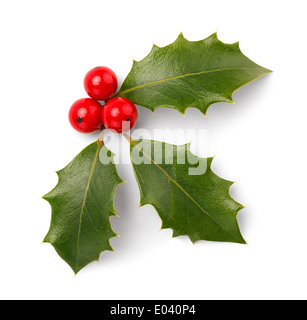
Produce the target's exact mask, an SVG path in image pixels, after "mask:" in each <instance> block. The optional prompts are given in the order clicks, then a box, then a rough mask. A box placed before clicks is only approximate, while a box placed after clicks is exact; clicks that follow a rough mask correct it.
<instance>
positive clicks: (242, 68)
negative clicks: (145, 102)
mask: <svg viewBox="0 0 307 320" xmlns="http://www.w3.org/2000/svg"><path fill="white" fill-rule="evenodd" d="M250 69H258V68H257V67H254V68H251V67H238V68H221V69H215V70H205V71H200V72H194V73H186V74H183V75H179V76H174V77H170V78H165V79H161V80H156V81H151V82H147V83H145V84H142V85H139V86H136V87H133V88H130V89H127V90H124V91H122V92H121V91H119V92H118V94H117V95H118V96H123V95H125V94H127V93H128V92H131V91H135V90H138V89H142V88H144V87H147V86H150V85H154V84H159V83H163V82H167V81H172V80H176V79H180V78H185V77H191V76H198V75H202V74H206V73H214V72H221V71H230V70H250Z"/></svg>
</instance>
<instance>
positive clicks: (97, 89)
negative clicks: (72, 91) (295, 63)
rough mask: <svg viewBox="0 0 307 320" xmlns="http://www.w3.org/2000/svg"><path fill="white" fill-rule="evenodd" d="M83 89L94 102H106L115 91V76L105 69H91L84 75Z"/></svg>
mask: <svg viewBox="0 0 307 320" xmlns="http://www.w3.org/2000/svg"><path fill="white" fill-rule="evenodd" d="M84 89H85V91H86V92H87V94H88V95H89V96H90V97H91V98H93V99H95V100H108V99H109V98H110V97H111V96H112V95H113V94H114V93H115V92H116V90H117V77H116V74H115V73H114V72H113V71H112V70H111V69H109V68H107V67H96V68H94V69H91V70H90V71H89V72H88V73H87V74H86V75H85V78H84Z"/></svg>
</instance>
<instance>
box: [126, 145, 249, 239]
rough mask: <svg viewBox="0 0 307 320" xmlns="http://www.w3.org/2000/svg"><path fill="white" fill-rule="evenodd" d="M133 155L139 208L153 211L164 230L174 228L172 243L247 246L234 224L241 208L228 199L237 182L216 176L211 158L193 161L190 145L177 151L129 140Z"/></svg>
mask: <svg viewBox="0 0 307 320" xmlns="http://www.w3.org/2000/svg"><path fill="white" fill-rule="evenodd" d="M162 151H163V152H162ZM130 152H131V160H132V165H133V169H134V173H135V176H136V179H137V182H138V185H139V189H140V194H141V201H140V202H141V203H140V206H144V205H146V204H151V205H152V206H154V208H155V209H156V210H157V212H158V214H159V216H160V218H161V220H162V227H161V229H167V228H171V229H172V230H173V237H177V236H181V235H187V236H188V237H189V238H190V239H191V241H192V242H193V243H194V242H196V241H198V240H211V241H227V242H236V243H245V240H244V239H243V237H242V235H241V232H240V230H239V226H238V223H237V219H236V216H237V213H238V211H239V210H241V209H242V208H243V206H242V205H241V204H239V203H238V202H236V201H235V200H233V199H232V198H231V196H230V194H229V188H230V186H231V185H232V184H233V182H232V181H227V180H224V179H222V178H220V177H219V176H217V175H216V174H215V173H214V172H213V171H212V169H211V163H212V160H213V158H199V157H197V156H195V155H193V154H192V153H191V151H190V144H186V145H183V146H175V145H171V144H167V143H164V142H163V143H162V142H157V141H153V140H131V141H130Z"/></svg>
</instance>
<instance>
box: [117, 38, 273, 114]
mask: <svg viewBox="0 0 307 320" xmlns="http://www.w3.org/2000/svg"><path fill="white" fill-rule="evenodd" d="M269 72H271V71H270V70H268V69H265V68H263V67H261V66H259V65H257V64H256V63H254V62H253V61H251V60H250V59H248V58H247V57H246V56H245V55H243V54H242V52H241V50H240V48H239V43H238V42H237V43H234V44H225V43H223V42H221V41H220V40H218V38H217V34H216V33H215V34H213V35H212V36H210V37H208V38H207V39H204V40H201V41H194V42H191V41H188V40H187V39H185V38H184V37H183V35H182V34H180V35H179V37H178V38H177V40H176V41H175V42H174V43H172V44H170V45H168V46H166V47H163V48H160V47H157V46H156V45H154V46H153V48H152V50H151V52H150V53H149V55H148V56H147V57H145V58H144V59H143V60H141V61H138V62H137V61H133V66H132V69H131V71H130V73H129V74H128V76H127V78H126V79H125V81H124V82H123V85H122V87H121V89H120V91H119V92H118V94H117V96H120V97H125V98H128V99H130V100H131V101H133V102H134V103H135V104H138V105H141V106H143V107H146V108H149V109H150V110H152V111H154V110H155V109H157V108H160V107H168V108H173V109H176V110H178V111H179V112H181V113H182V114H184V113H185V110H186V109H187V108H189V107H194V108H197V109H199V110H200V111H201V112H202V113H204V114H206V112H207V109H208V108H209V106H210V105H212V104H213V103H217V102H230V103H233V99H232V95H233V93H234V91H235V90H237V89H238V88H240V87H242V86H243V85H245V84H247V83H249V82H251V81H253V80H255V79H257V78H259V77H261V76H263V75H265V74H267V73H269Z"/></svg>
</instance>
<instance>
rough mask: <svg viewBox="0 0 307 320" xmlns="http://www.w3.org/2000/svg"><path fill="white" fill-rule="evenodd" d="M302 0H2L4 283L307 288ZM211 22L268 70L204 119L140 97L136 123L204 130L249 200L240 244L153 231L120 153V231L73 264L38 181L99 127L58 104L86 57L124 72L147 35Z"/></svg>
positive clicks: (205, 27) (97, 288)
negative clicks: (89, 127)
mask: <svg viewBox="0 0 307 320" xmlns="http://www.w3.org/2000/svg"><path fill="white" fill-rule="evenodd" d="M305 2H306V1H303V0H301V1H299V0H292V1H282V0H279V1H261V0H257V1H246V0H244V1H229V0H224V1H221V0H220V1H192V0H191V1H179V0H176V1H165V0H163V1H159V0H155V1H136V0H134V1H127V0H125V1H101V0H100V1H93V0H87V1H78V0H73V1H69V0H66V1H63V0H61V1H59V0H53V1H41V0H39V1H34V0H28V1H24V0H20V1H17V0H15V1H14V0H11V1H1V3H0V98H1V100H0V110H1V112H0V130H1V158H0V161H1V169H0V170H1V176H0V188H1V193H0V194H1V196H0V197H1V198H0V200H1V207H0V298H1V299H305V298H307V294H306V285H307V273H306V271H307V270H306V268H307V257H306V245H307V234H306V227H307V212H306V198H307V184H306V181H307V179H306V178H307V173H306V163H307V156H306V137H307V127H306V118H307V105H306V92H307V82H306V71H307V64H306V35H305V33H306V30H307V19H306V16H305V15H306V9H305V8H304V4H305ZM216 30H218V36H219V38H220V39H221V40H222V41H224V42H228V43H232V42H236V41H238V40H240V47H241V50H242V52H243V53H244V54H245V55H247V56H248V57H249V58H250V59H252V60H253V61H255V62H256V63H258V64H260V65H262V66H264V67H267V68H269V69H272V70H274V73H272V74H270V75H267V76H265V77H263V78H261V79H259V80H257V81H255V82H253V83H251V84H248V85H246V86H245V87H243V88H241V89H240V90H238V91H237V92H236V93H235V94H234V100H235V102H236V104H235V105H232V104H226V103H219V104H215V105H213V106H211V107H210V109H209V111H208V113H207V116H208V118H207V119H206V118H205V117H204V116H203V115H202V114H201V113H200V112H199V111H198V110H196V109H189V110H188V111H187V112H186V117H183V116H182V115H180V114H179V113H178V112H176V111H175V110H170V109H165V108H162V109H159V110H157V111H156V113H155V115H153V114H152V113H151V112H150V111H149V110H147V109H145V108H141V107H138V110H139V122H138V125H137V128H146V129H148V130H150V132H153V130H154V129H156V128H171V129H178V128H183V129H191V128H195V129H203V128H204V129H206V130H207V145H206V150H207V151H206V154H205V155H206V156H213V155H216V157H215V160H214V164H213V169H214V171H215V172H216V173H217V174H219V175H220V176H222V177H223V178H225V179H229V180H235V181H237V183H236V184H235V185H234V186H232V188H231V194H232V196H233V197H234V198H235V199H236V200H237V201H238V202H240V203H242V204H244V205H245V206H246V207H247V208H246V209H244V210H242V211H240V213H239V215H238V221H239V224H240V227H241V230H242V233H243V236H244V237H245V239H246V241H247V243H248V245H239V244H232V243H212V242H205V241H201V242H198V243H196V244H195V245H193V244H192V243H191V242H190V241H189V239H188V238H187V237H179V238H174V239H172V233H171V230H163V231H159V230H160V227H161V221H160V219H159V218H158V215H157V214H156V212H155V210H154V209H153V207H151V206H145V207H142V208H138V207H139V191H138V187H137V184H136V181H135V179H134V176H133V172H132V168H131V166H130V165H128V164H122V165H119V166H118V172H119V175H120V176H121V178H122V179H123V180H126V181H127V182H128V184H122V185H120V186H119V188H118V190H117V192H116V198H115V208H116V210H117V212H118V215H119V216H120V218H119V219H118V218H115V217H112V219H111V222H112V226H113V229H114V230H115V231H116V232H117V233H118V234H119V235H120V236H121V237H120V238H114V239H112V240H111V244H112V246H113V248H114V250H115V251H116V253H113V252H105V253H103V254H102V255H101V258H100V262H99V263H98V262H93V263H91V264H90V265H88V266H87V267H86V268H85V269H83V270H82V271H81V272H80V273H79V274H78V275H77V276H75V275H74V273H73V272H72V270H71V269H70V267H69V266H68V265H67V264H66V263H65V262H64V261H62V260H61V259H60V257H59V256H58V255H57V254H56V252H55V250H54V249H53V247H52V246H51V245H49V244H42V243H41V242H42V240H43V238H44V236H45V234H46V232H47V231H48V228H49V223H50V215H51V210H50V206H49V204H48V203H47V202H46V201H44V200H42V199H41V196H42V195H44V194H45V193H47V192H49V191H50V190H51V189H52V188H53V187H54V186H55V185H56V183H57V176H56V174H55V173H54V171H56V170H59V169H61V168H63V167H64V166H66V164H67V163H68V162H69V161H71V160H72V158H73V157H74V156H75V155H76V154H77V153H79V152H80V151H81V150H82V149H83V148H84V147H86V146H87V145H88V144H89V143H91V142H93V141H95V140H96V139H97V134H94V135H89V136H88V135H82V134H79V133H77V132H75V131H74V130H73V129H72V128H71V127H70V125H69V123H68V121H67V112H68V109H69V107H70V105H71V104H72V103H73V102H74V101H75V100H77V99H79V98H81V97H85V96H86V95H85V92H84V90H83V85H82V83H83V77H84V75H85V73H86V72H87V71H88V70H89V69H90V68H92V67H95V66H97V65H106V66H108V67H110V68H112V69H113V70H114V71H115V72H116V73H117V75H118V78H119V81H120V83H121V82H122V81H123V79H124V78H125V76H126V75H127V74H128V72H129V70H130V68H131V65H132V58H134V59H136V60H140V59H142V58H144V57H145V56H146V55H147V54H148V53H149V51H150V49H151V47H152V44H153V42H154V43H155V44H157V45H159V46H164V45H167V44H169V43H171V42H173V41H174V40H175V39H176V37H177V36H178V34H179V32H180V31H183V34H184V35H185V37H186V38H188V39H189V40H200V39H203V38H206V37H207V36H209V35H211V34H212V33H214V32H215V31H216ZM165 141H168V140H167V139H166V140H165ZM168 142H172V141H168ZM185 142H187V141H182V143H185ZM108 146H109V147H110V148H111V149H112V148H113V149H112V150H114V147H112V145H108ZM126 148H127V144H126ZM126 151H127V150H126ZM124 152H125V151H124Z"/></svg>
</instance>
